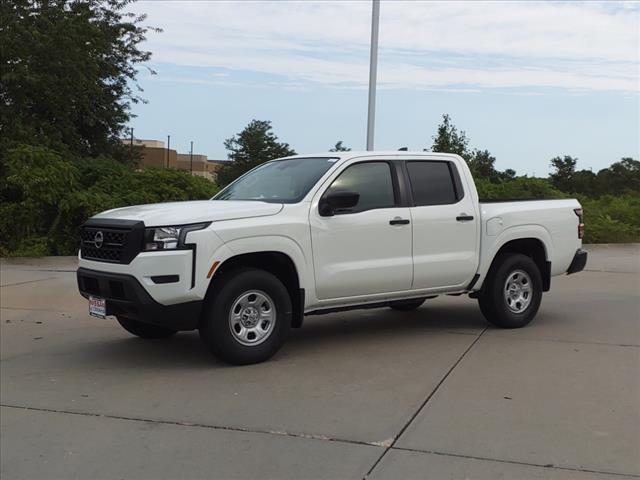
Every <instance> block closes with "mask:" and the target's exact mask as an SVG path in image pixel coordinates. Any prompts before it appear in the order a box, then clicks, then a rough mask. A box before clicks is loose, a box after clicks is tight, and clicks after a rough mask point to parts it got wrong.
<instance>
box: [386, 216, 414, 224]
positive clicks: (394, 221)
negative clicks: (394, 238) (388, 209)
mask: <svg viewBox="0 0 640 480" xmlns="http://www.w3.org/2000/svg"><path fill="white" fill-rule="evenodd" d="M409 223H411V222H410V221H409V220H407V219H406V218H400V217H396V218H394V219H392V220H389V225H409Z"/></svg>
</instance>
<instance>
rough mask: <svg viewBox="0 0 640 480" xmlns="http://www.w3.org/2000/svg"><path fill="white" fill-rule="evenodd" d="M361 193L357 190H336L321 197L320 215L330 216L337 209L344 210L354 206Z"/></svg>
mask: <svg viewBox="0 0 640 480" xmlns="http://www.w3.org/2000/svg"><path fill="white" fill-rule="evenodd" d="M359 200H360V194H359V193H357V192H348V191H344V190H342V191H340V190H338V191H335V192H331V193H329V194H328V195H326V196H324V197H322V198H321V199H320V205H319V210H320V215H322V216H323V217H330V216H331V215H333V214H334V213H335V212H336V210H344V209H347V208H353V207H355V206H356V205H357V204H358V201H359Z"/></svg>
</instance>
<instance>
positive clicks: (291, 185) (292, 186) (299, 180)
mask: <svg viewBox="0 0 640 480" xmlns="http://www.w3.org/2000/svg"><path fill="white" fill-rule="evenodd" d="M336 160H337V158H292V159H289V160H274V161H272V162H267V163H264V164H262V165H260V166H259V167H256V168H254V169H253V170H251V171H250V172H249V173H247V174H246V175H244V176H243V177H241V178H239V179H238V180H236V181H235V182H233V183H232V184H231V185H229V186H227V187H226V188H225V189H224V190H222V191H221V192H220V193H219V194H218V195H216V196H215V197H213V200H260V201H263V202H274V203H297V202H299V201H300V200H302V199H303V198H304V196H305V195H306V194H307V192H309V190H310V189H311V187H313V186H314V185H315V184H316V182H317V181H318V180H319V179H320V177H322V175H324V174H325V173H326V172H327V170H329V168H331V166H332V165H333V164H334V163H335V162H336Z"/></svg>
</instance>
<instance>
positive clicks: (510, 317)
mask: <svg viewBox="0 0 640 480" xmlns="http://www.w3.org/2000/svg"><path fill="white" fill-rule="evenodd" d="M541 301H542V275H541V274H540V270H539V269H538V266H537V265H536V263H535V262H534V261H533V260H532V259H531V258H530V257H527V256H526V255H522V254H517V253H516V254H514V253H505V254H501V255H500V256H499V257H497V258H496V259H495V261H494V265H493V266H492V267H491V271H490V272H489V275H488V276H487V279H486V280H485V284H484V286H483V291H482V294H481V295H480V296H479V297H478V303H479V304H480V310H481V311H482V314H483V315H484V317H485V318H486V319H487V320H488V321H489V322H490V323H492V324H493V325H495V326H497V327H501V328H520V327H524V326H525V325H527V324H528V323H529V322H530V321H531V320H533V317H535V315H536V313H537V312H538V308H540V302H541Z"/></svg>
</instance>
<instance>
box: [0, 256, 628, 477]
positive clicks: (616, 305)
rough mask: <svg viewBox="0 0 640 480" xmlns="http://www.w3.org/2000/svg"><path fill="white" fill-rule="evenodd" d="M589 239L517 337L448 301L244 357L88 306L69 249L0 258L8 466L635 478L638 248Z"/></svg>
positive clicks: (317, 330) (319, 330)
mask: <svg viewBox="0 0 640 480" xmlns="http://www.w3.org/2000/svg"><path fill="white" fill-rule="evenodd" d="M590 250H591V258H590V261H589V268H592V269H593V271H587V272H582V273H580V274H577V275H572V276H568V277H559V278H554V280H553V282H552V291H551V292H550V293H548V294H545V296H544V298H543V305H542V307H541V310H540V312H539V314H538V317H537V318H536V319H535V320H534V322H533V323H532V324H531V325H530V326H528V327H527V328H524V329H520V330H498V329H494V328H487V325H486V323H485V321H484V319H483V318H482V316H481V314H480V312H479V310H478V309H477V305H476V302H475V301H473V300H470V299H467V298H462V297H444V298H443V297H440V298H438V299H435V300H431V301H428V302H427V303H426V304H425V305H424V306H423V307H422V308H420V309H418V310H417V311H415V312H411V313H400V312H395V311H391V310H388V309H379V310H364V311H355V312H348V313H339V314H332V315H327V316H319V317H308V318H307V319H306V320H305V326H304V328H303V329H301V330H295V331H293V332H292V335H291V338H290V339H289V341H288V343H287V344H286V345H285V347H284V348H283V349H282V351H281V352H280V353H279V354H278V355H277V356H276V357H275V358H274V359H273V360H271V361H269V362H267V363H264V364H260V365H253V366H248V367H229V366H226V365H223V364H221V363H219V362H218V361H216V360H215V359H213V358H212V357H210V356H209V354H208V353H207V352H206V351H205V350H204V348H203V347H202V346H201V345H200V342H199V339H198V337H197V334H196V333H182V334H178V335H177V336H176V337H174V338H172V339H168V340H160V341H144V340H140V339H137V338H133V337H131V336H129V335H128V334H127V333H126V332H124V331H123V330H122V329H121V328H120V327H119V326H118V325H117V324H116V322H115V321H113V320H99V319H95V318H92V317H89V316H88V315H87V313H86V311H87V305H86V301H85V300H84V299H82V298H81V297H80V296H79V294H78V293H77V291H76V285H75V274H74V268H75V260H74V259H73V258H48V259H28V260H23V259H20V260H3V261H2V267H1V270H0V285H2V286H1V288H0V306H1V310H0V317H1V323H0V341H1V343H0V347H1V352H0V397H1V398H0V403H1V404H2V407H1V408H0V417H1V432H0V433H1V442H0V469H1V470H0V473H1V476H2V478H3V479H13V478H34V479H35V478H60V479H68V478H131V479H138V478H145V479H146V478H148V479H159V478H185V479H191V478H194V479H195V478H292V479H300V478H310V479H315V478H336V479H342V478H356V479H358V478H364V477H368V478H375V479H396V478H438V479H440V478H451V479H458V478H460V479H463V478H470V479H476V478H478V479H488V478H536V479H547V478H553V479H556V478H557V479H576V478H577V479H605V478H610V479H613V478H625V477H627V478H634V477H635V478H638V477H640V373H639V372H640V249H639V248H638V246H637V245H628V246H622V247H615V246H598V247H594V248H590Z"/></svg>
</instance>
